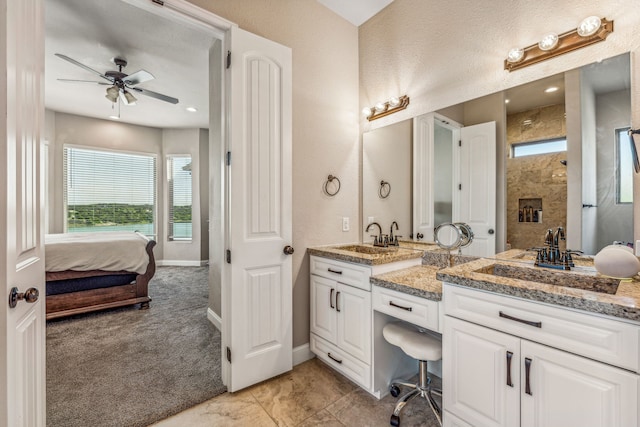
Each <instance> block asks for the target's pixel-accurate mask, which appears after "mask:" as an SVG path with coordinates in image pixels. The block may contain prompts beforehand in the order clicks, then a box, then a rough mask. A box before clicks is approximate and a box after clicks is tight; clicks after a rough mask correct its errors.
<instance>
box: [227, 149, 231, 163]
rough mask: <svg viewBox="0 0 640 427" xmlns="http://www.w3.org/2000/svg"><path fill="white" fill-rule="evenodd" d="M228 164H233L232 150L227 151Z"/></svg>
mask: <svg viewBox="0 0 640 427" xmlns="http://www.w3.org/2000/svg"><path fill="white" fill-rule="evenodd" d="M227 166H231V151H227Z"/></svg>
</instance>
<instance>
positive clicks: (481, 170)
mask: <svg viewBox="0 0 640 427" xmlns="http://www.w3.org/2000/svg"><path fill="white" fill-rule="evenodd" d="M460 137H461V140H462V141H461V146H460V187H459V189H460V203H459V211H458V215H457V216H456V214H455V212H454V218H457V221H461V222H466V223H467V224H469V225H470V226H471V229H472V230H473V234H474V240H473V243H472V244H471V245H470V246H468V247H467V248H465V249H463V250H462V252H463V253H464V254H465V255H476V256H491V255H495V253H496V233H495V229H496V122H487V123H481V124H479V125H474V126H466V127H463V128H462V129H460Z"/></svg>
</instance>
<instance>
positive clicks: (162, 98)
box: [130, 87, 179, 104]
mask: <svg viewBox="0 0 640 427" xmlns="http://www.w3.org/2000/svg"><path fill="white" fill-rule="evenodd" d="M130 89H131V90H135V91H136V92H138V93H141V94H142V95H146V96H150V97H151V98H156V99H159V100H160V101H165V102H169V103H171V104H177V103H178V102H179V101H178V99H177V98H173V97H171V96H167V95H163V94H161V93H158V92H153V91H150V90H148V89H141V88H139V87H132V88H130Z"/></svg>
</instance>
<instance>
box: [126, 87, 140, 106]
mask: <svg viewBox="0 0 640 427" xmlns="http://www.w3.org/2000/svg"><path fill="white" fill-rule="evenodd" d="M124 98H125V100H126V101H127V102H126V104H127V105H136V101H137V100H138V99H137V98H136V97H135V96H133V95H132V94H131V92H127V91H126V90H125V91H124Z"/></svg>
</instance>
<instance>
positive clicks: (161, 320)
mask: <svg viewBox="0 0 640 427" xmlns="http://www.w3.org/2000/svg"><path fill="white" fill-rule="evenodd" d="M149 295H150V296H151V298H152V299H153V301H152V302H151V308H150V309H149V310H138V306H133V307H129V308H121V309H116V310H109V311H103V312H99V313H93V314H86V315H78V316H73V317H70V318H67V319H61V320H53V321H49V322H48V323H47V426H51V427H75V426H82V427H85V426H118V427H123V426H147V425H149V424H151V423H153V422H155V421H158V420H161V419H163V418H166V417H167V416H169V415H172V414H175V413H177V412H180V411H181V410H183V409H186V408H189V407H191V406H193V405H195V404H197V403H200V402H203V401H205V400H207V399H210V398H212V397H214V396H216V395H218V394H220V393H223V392H224V391H225V390H226V388H225V387H224V385H223V384H222V380H221V374H220V333H219V332H218V330H217V329H216V328H215V327H214V326H213V325H212V324H211V322H209V320H208V319H207V305H208V285H207V268H206V267H159V268H158V269H157V272H156V275H155V277H154V278H153V280H152V281H151V283H150V287H149Z"/></svg>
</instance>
